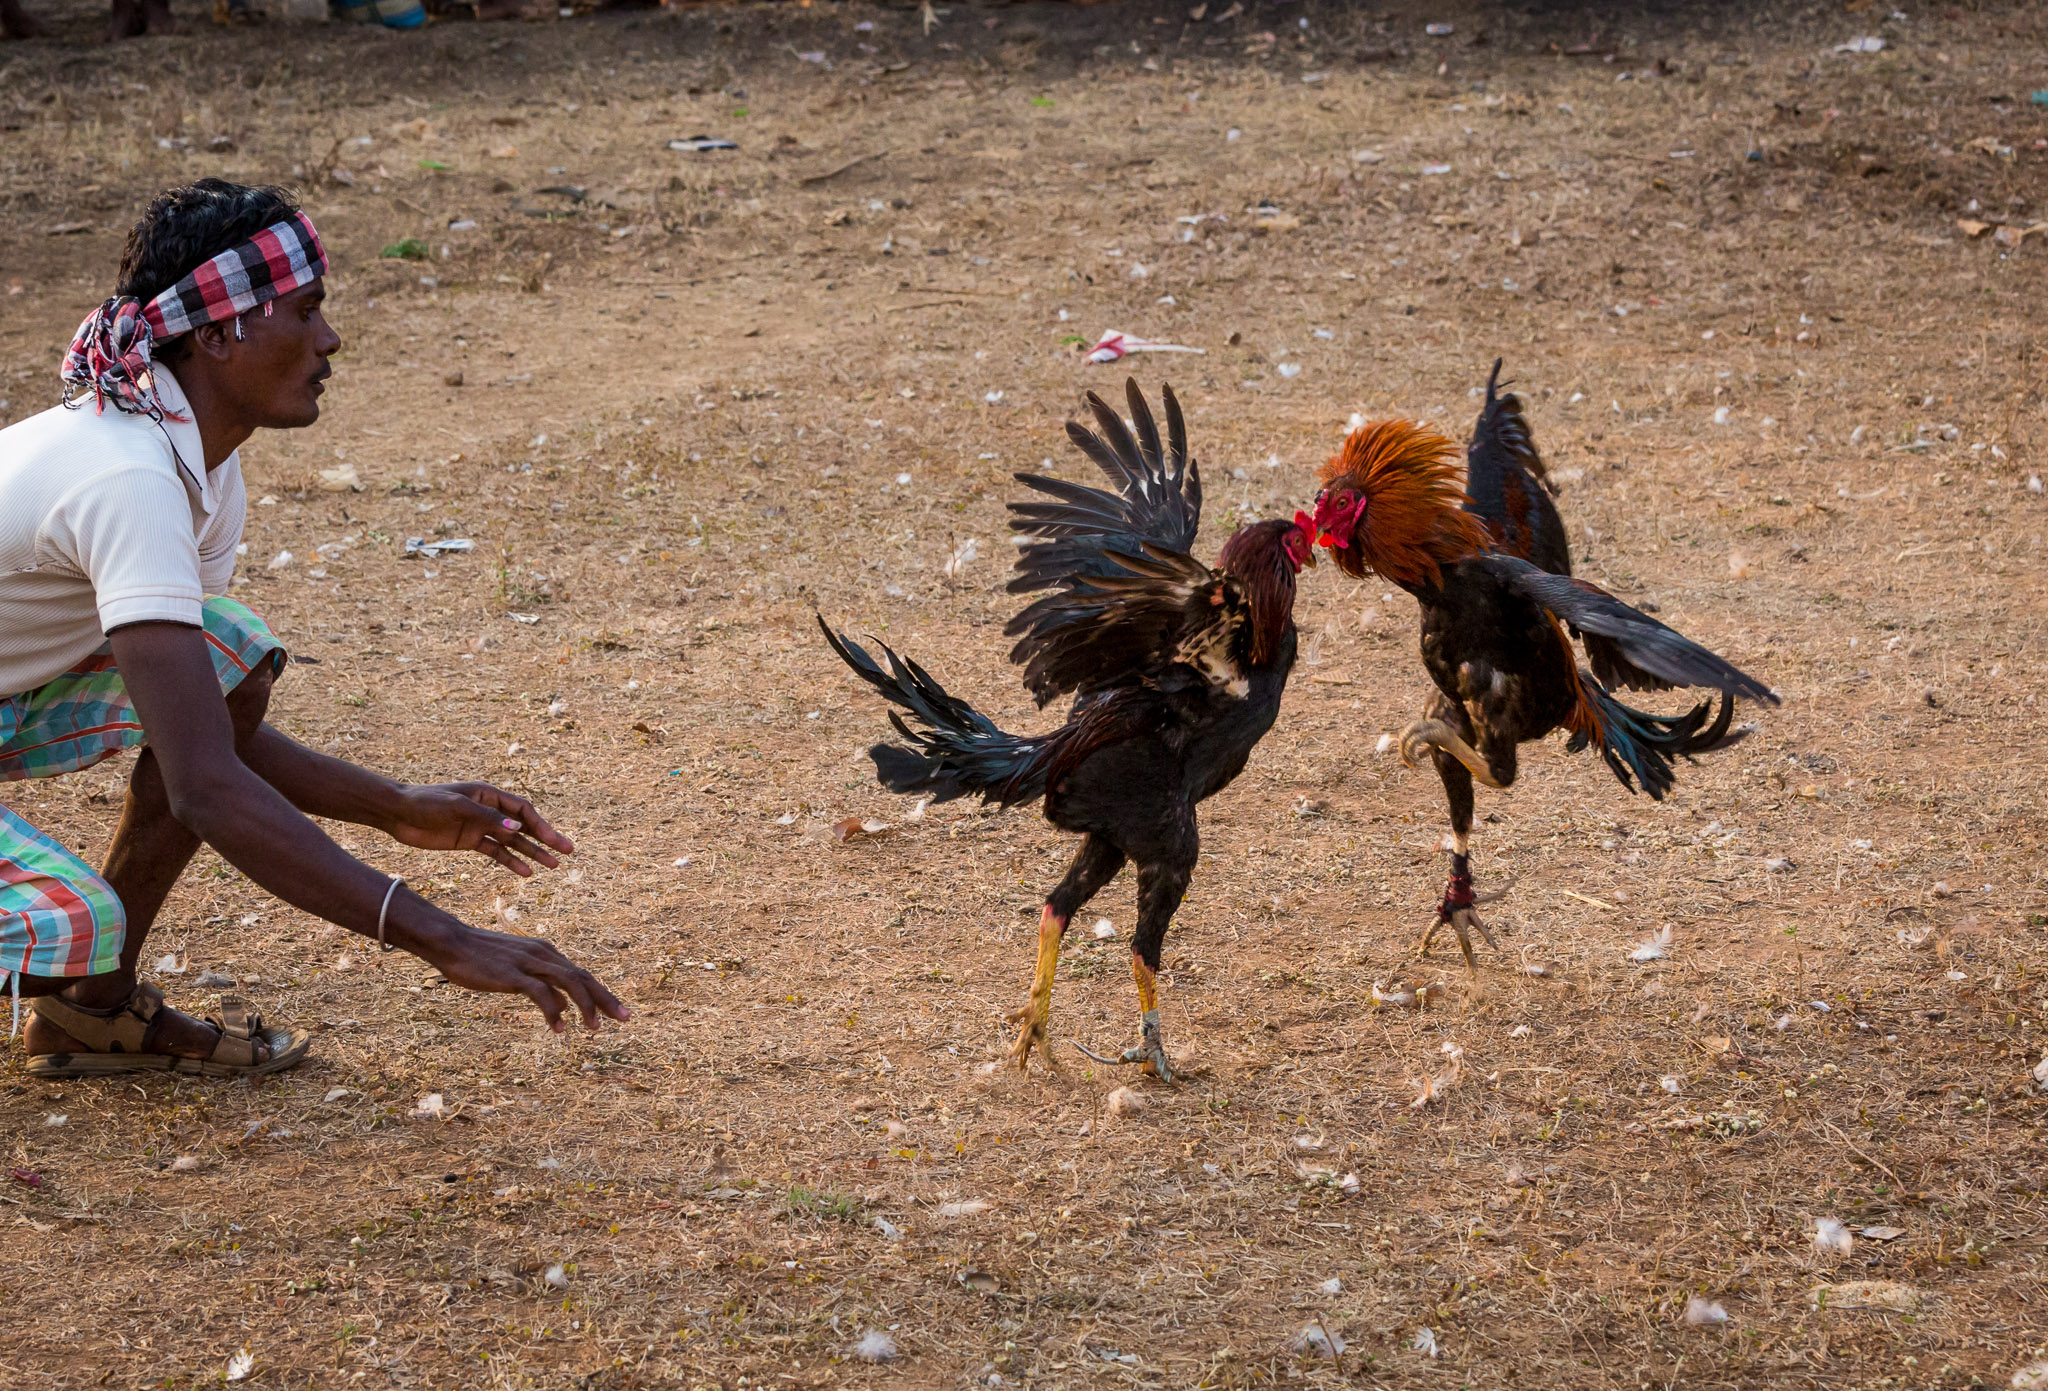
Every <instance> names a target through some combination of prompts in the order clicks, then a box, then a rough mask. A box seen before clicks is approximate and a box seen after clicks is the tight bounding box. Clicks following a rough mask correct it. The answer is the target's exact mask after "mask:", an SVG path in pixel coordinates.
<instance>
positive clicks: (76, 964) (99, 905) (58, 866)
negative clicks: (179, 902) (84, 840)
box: [0, 807, 128, 976]
mask: <svg viewBox="0 0 2048 1391" xmlns="http://www.w3.org/2000/svg"><path fill="white" fill-rule="evenodd" d="M127 928H128V918H127V915H126V914H125V913H124V912H123V911H122V909H121V900H120V899H118V898H116V897H115V896H114V890H113V888H112V887H111V886H110V885H109V884H108V883H107V881H106V880H104V879H102V878H100V877H99V875H98V874H96V873H94V872H93V869H92V867H91V866H90V865H88V864H86V862H85V861H83V860H81V859H79V858H78V856H76V855H74V854H72V853H71V852H70V851H69V850H66V849H65V848H64V847H63V846H61V845H59V844H57V842H56V841H54V840H52V839H50V838H49V837H48V836H46V835H44V834H43V833H42V832H41V831H38V830H37V829H36V828H35V827H33V826H31V825H29V823H28V822H26V821H24V820H22V819H21V818H20V817H19V816H16V815H15V814H14V813H13V812H11V811H9V810H8V809H7V808H5V807H0V975H6V974H8V973H9V972H13V971H19V972H20V973H21V974H22V975H25V976H99V975H105V974H106V973H107V972H108V971H111V970H113V969H114V968H115V967H116V966H118V965H119V964H120V962H121V939H122V937H123V935H124V934H125V933H126V932H127Z"/></svg>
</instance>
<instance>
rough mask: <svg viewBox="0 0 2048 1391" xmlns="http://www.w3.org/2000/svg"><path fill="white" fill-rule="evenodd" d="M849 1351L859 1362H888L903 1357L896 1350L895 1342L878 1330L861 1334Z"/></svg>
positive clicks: (872, 1329)
mask: <svg viewBox="0 0 2048 1391" xmlns="http://www.w3.org/2000/svg"><path fill="white" fill-rule="evenodd" d="M849 1351H850V1352H852V1354H853V1356H854V1357H855V1359H857V1360H858V1361H861V1362H890V1361H894V1360H895V1359H896V1358H898V1357H901V1356H902V1355H903V1354H902V1353H901V1352H900V1351H898V1350H897V1347H896V1340H895V1339H894V1338H892V1337H890V1336H889V1335H888V1334H886V1333H884V1332H883V1331H882V1330H881V1329H879V1328H870V1329H869V1330H868V1331H867V1332H865V1333H863V1334H861V1336H860V1341H859V1342H857V1343H855V1344H854V1345H853V1347H852V1348H850V1349H849Z"/></svg>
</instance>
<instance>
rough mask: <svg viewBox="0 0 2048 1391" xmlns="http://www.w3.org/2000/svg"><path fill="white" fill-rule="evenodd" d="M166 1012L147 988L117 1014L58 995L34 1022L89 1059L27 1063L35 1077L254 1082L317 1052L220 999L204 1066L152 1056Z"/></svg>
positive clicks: (300, 1034) (38, 1007)
mask: <svg viewBox="0 0 2048 1391" xmlns="http://www.w3.org/2000/svg"><path fill="white" fill-rule="evenodd" d="M163 1007H164V992H163V991H161V990H159V989H158V988H157V987H156V986H154V985H151V984H149V983H148V982H147V981H137V982H136V983H135V993H134V994H133V995H130V996H129V997H128V1003H126V1004H124V1005H120V1006H118V1007H116V1008H114V1009H109V1010H99V1009H86V1008H85V1007H83V1006H81V1005H74V1004H72V1003H71V1002H70V1001H69V1000H66V999H64V998H63V997H62V996H59V995H45V996H43V997H42V998H40V999H38V1000H36V1001H35V1002H34V1004H33V1008H34V1010H35V1012H36V1013H37V1014H40V1015H41V1016H42V1017H43V1018H45V1019H47V1020H49V1021H50V1022H51V1023H52V1024H55V1025H56V1026H57V1027H58V1028H60V1029H62V1030H63V1031H64V1032H65V1033H67V1034H69V1035H71V1037H73V1038H75V1039H77V1040H78V1041H79V1042H80V1043H82V1044H84V1045H85V1046H86V1047H87V1048H89V1049H91V1050H92V1051H91V1052H87V1053H43V1054H38V1055H37V1056H35V1057H32V1058H30V1059H29V1060H28V1075H29V1076H31V1077H106V1076H111V1075H114V1074H116V1073H123V1072H175V1073H181V1074H184V1075H186V1076H191V1077H254V1076H258V1075H260V1074H262V1073H266V1072H282V1071H283V1070H284V1069H285V1068H288V1067H291V1066H293V1065H295V1064H296V1063H298V1062H300V1061H301V1060H302V1059H304V1058H305V1056H306V1051H307V1050H308V1049H309V1048H311V1047H312V1044H313V1036H312V1034H310V1033H309V1032H307V1031H306V1030H304V1029H272V1028H267V1027H265V1026H264V1023H263V1017H262V1016H261V1015H258V1014H251V1013H250V1012H249V1008H248V1006H247V1005H245V1004H244V1003H243V1002H242V1001H241V1000H240V999H239V998H238V997H236V996H233V995H223V996H221V999H220V1016H221V1017H220V1018H219V1019H209V1020H207V1021H206V1022H207V1023H209V1024H211V1025H213V1027H215V1028H216V1029H219V1030H220V1041H219V1042H218V1043H216V1044H215V1045H214V1048H213V1052H212V1053H211V1054H210V1055H209V1056H207V1057H204V1058H185V1057H180V1056H178V1055H177V1054H174V1053H153V1052H150V1051H149V1036H150V1033H151V1030H152V1027H153V1025H154V1023H155V1020H156V1017H157V1015H158V1014H159V1013H160V1012H161V1011H162V1010H163Z"/></svg>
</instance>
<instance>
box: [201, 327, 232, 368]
mask: <svg viewBox="0 0 2048 1391" xmlns="http://www.w3.org/2000/svg"><path fill="white" fill-rule="evenodd" d="M192 350H193V351H194V352H199V353H204V354H205V355H206V356H208V357H210V358H213V359H215V360H216V361H226V360H227V357H228V354H230V353H232V352H233V351H234V350H235V321H234V320H233V319H222V320H220V321H219V322H217V323H211V324H201V325H200V326H199V327H198V328H195V329H193V330H192Z"/></svg>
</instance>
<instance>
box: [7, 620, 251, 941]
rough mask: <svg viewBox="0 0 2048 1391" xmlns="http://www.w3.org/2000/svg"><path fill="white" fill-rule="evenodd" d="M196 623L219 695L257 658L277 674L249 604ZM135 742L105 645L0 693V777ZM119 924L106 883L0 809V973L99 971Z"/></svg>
mask: <svg viewBox="0 0 2048 1391" xmlns="http://www.w3.org/2000/svg"><path fill="white" fill-rule="evenodd" d="M202 619H203V626H204V631H205V635H206V647H207V653H208V655H209V656H211V657H212V658H213V671H214V675H215V676H216V677H218V678H219V680H220V688H221V693H222V694H223V695H225V694H226V693H227V692H229V691H232V690H233V689H234V688H235V687H237V686H239V685H241V684H242V678H243V677H245V676H247V675H248V674H249V673H250V672H251V671H253V670H255V669H256V667H258V666H259V665H261V664H263V663H265V662H268V663H270V664H271V668H272V673H273V675H275V674H278V673H281V672H282V670H283V663H284V648H283V647H282V646H281V645H279V643H278V641H277V638H276V636H275V635H274V634H273V633H272V632H271V631H270V625H269V624H267V623H265V622H264V621H263V619H262V618H261V617H259V616H258V615H257V614H256V612H255V611H254V610H253V609H251V608H249V606H248V605H246V604H242V603H238V602H236V601H235V600H233V599H225V598H218V597H216V598H212V599H208V600H207V601H206V603H205V605H204V606H203V609H202ZM143 742H144V739H143V734H142V724H141V721H139V720H137V719H136V718H135V706H134V704H133V702H132V701H130V700H129V698H128V692H127V689H126V687H125V686H123V685H122V682H121V673H120V671H119V670H118V669H117V668H116V667H115V666H114V657H113V652H112V650H111V645H109V646H107V647H102V648H101V649H100V650H99V651H98V652H95V653H94V654H93V655H92V656H90V657H87V658H86V659H85V660H84V661H82V662H80V663H79V664H78V665H77V666H75V667H73V668H72V669H71V670H70V671H67V672H65V673H64V674H63V675H62V676H60V677H58V678H57V679H56V680H54V681H51V682H48V683H46V684H44V685H41V686H38V687H37V688H36V689H35V690H33V691H28V692H25V693H24V694H21V695H15V696H4V697H0V781H20V780H22V779H25V778H54V777H59V776H61V775H63V774H65V773H75V772H77V771H78V770H79V769H81V768H90V767H91V766H92V765H93V764H95V763H99V762H101V761H102V760H104V759H108V758H111V757H113V756H114V755H115V754H117V753H119V752H120V751H121V750H123V749H126V748H133V747H134V746H136V745H138V744H141V743H143ZM126 927H127V919H126V916H125V915H124V914H123V912H122V910H121V903H120V900H119V899H118V898H116V897H115V896H114V891H113V889H112V888H110V887H109V886H108V884H107V881H106V880H104V879H102V878H100V876H99V875H98V874H96V873H94V872H93V870H92V868H91V867H90V866H89V865H87V864H86V863H85V862H84V861H83V860H81V859H79V858H78V857H77V856H76V855H74V854H72V853H71V852H70V851H69V850H66V849H65V848H64V847H63V846H62V845H59V844H58V843H57V842H56V841H54V840H52V839H51V838H50V837H48V836H46V835H44V834H43V833H42V832H41V831H39V830H37V829H36V828H35V827H34V826H32V825H30V824H29V823H28V822H27V821H25V820H23V819H22V818H21V817H19V816H17V815H15V814H14V813H13V812H11V811H9V810H8V809H7V808H5V807H0V976H5V975H6V974H7V973H8V972H10V971H19V972H22V973H24V974H26V975H32V976H91V975H99V974H102V973H103V972H106V971H109V970H112V969H113V968H114V966H115V964H116V962H117V961H118V959H119V957H120V954H121V937H122V933H123V932H124V931H125V930H126Z"/></svg>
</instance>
